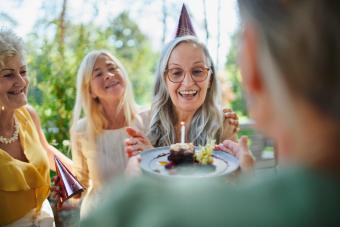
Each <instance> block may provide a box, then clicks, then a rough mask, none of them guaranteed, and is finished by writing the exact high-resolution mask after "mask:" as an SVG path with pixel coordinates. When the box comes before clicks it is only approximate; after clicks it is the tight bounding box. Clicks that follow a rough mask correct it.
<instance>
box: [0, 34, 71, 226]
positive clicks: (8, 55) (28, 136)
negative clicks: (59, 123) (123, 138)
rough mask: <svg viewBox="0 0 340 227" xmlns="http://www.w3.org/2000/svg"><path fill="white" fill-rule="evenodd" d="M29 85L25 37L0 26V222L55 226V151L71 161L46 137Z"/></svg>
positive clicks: (66, 162)
mask: <svg viewBox="0 0 340 227" xmlns="http://www.w3.org/2000/svg"><path fill="white" fill-rule="evenodd" d="M28 85H29V78H28V73H27V65H26V59H25V53H24V46H23V42H22V40H21V38H19V37H18V36H17V35H16V34H14V33H13V32H12V31H11V30H6V29H5V30H0V119H1V121H0V168H1V170H0V201H1V202H0V226H54V218H53V213H52V210H51V207H50V204H49V202H48V200H47V197H48V195H49V192H50V169H52V170H55V165H54V156H58V158H59V159H61V160H62V161H63V162H64V163H65V164H67V165H68V167H71V166H72V162H71V160H69V159H68V158H67V157H66V156H64V155H63V154H62V153H61V152H60V151H58V150H57V149H56V148H54V147H53V146H51V145H50V144H49V143H48V142H47V140H46V138H45V135H44V133H43V131H42V129H41V125H40V120H39V117H38V115H37V113H36V112H35V110H34V109H33V107H31V106H29V105H28V104H27V92H28Z"/></svg>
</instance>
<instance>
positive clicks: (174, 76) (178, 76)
mask: <svg viewBox="0 0 340 227" xmlns="http://www.w3.org/2000/svg"><path fill="white" fill-rule="evenodd" d="M209 70H210V69H209V68H205V67H194V68H192V69H190V76H191V79H192V80H193V81H195V82H202V81H204V80H206V79H207V77H208V73H209ZM165 73H166V74H167V76H168V78H169V80H170V81H171V82H173V83H181V82H182V81H183V80H184V78H185V75H186V74H187V72H186V71H184V70H183V69H181V68H173V69H167V70H166V71H165Z"/></svg>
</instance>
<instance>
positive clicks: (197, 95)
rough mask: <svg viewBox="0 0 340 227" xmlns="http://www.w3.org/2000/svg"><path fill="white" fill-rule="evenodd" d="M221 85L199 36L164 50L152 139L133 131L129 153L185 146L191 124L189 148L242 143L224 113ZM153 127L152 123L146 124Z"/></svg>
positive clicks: (178, 40)
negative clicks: (182, 141)
mask: <svg viewBox="0 0 340 227" xmlns="http://www.w3.org/2000/svg"><path fill="white" fill-rule="evenodd" d="M220 95H221V93H220V91H219V86H218V80H217V78H216V72H215V67H214V64H213V62H212V59H211V57H210V54H209V52H208V50H207V48H206V47H205V45H204V44H202V43H201V42H199V41H198V39H197V38H196V37H194V36H181V37H177V38H175V39H174V40H172V41H171V42H170V43H168V45H166V47H165V48H164V50H163V52H162V54H161V58H160V62H159V65H158V69H157V77H156V83H155V87H154V98H153V102H152V106H151V110H150V112H147V113H143V114H142V116H144V118H148V117H149V119H150V120H149V122H150V123H149V125H150V128H149V129H148V133H147V136H144V135H143V134H141V133H139V132H137V131H136V130H133V129H131V128H129V129H128V132H129V134H130V136H132V138H130V139H128V140H127V141H126V149H125V150H126V151H127V152H128V153H129V154H132V155H134V154H137V153H139V152H140V151H142V150H144V149H147V148H151V147H153V146H154V147H159V146H169V145H170V144H173V143H177V142H180V126H181V125H180V124H181V122H185V126H186V133H185V134H186V135H187V136H186V138H185V141H186V142H192V143H193V144H195V145H205V144H206V143H207V140H208V139H209V138H210V139H214V140H215V141H216V142H217V143H219V142H221V141H223V140H225V139H231V140H236V137H237V136H236V132H237V130H235V127H234V125H231V124H230V123H229V120H228V118H227V119H225V117H224V115H223V111H222V105H221V99H220ZM146 122H147V120H146Z"/></svg>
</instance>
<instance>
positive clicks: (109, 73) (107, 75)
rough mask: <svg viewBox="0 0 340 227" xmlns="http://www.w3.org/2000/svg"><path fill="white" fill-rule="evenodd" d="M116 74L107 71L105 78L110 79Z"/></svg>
mask: <svg viewBox="0 0 340 227" xmlns="http://www.w3.org/2000/svg"><path fill="white" fill-rule="evenodd" d="M115 75H116V74H114V73H112V72H106V73H105V79H106V80H107V79H109V78H110V77H114V76H115Z"/></svg>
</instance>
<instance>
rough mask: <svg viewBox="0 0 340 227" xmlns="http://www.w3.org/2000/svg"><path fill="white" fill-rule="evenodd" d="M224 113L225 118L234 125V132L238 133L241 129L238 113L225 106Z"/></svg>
mask: <svg viewBox="0 0 340 227" xmlns="http://www.w3.org/2000/svg"><path fill="white" fill-rule="evenodd" d="M223 113H224V120H228V122H229V124H230V125H232V126H234V133H237V132H238V131H239V130H240V128H239V126H240V125H239V122H238V116H237V114H236V113H235V112H234V111H232V109H230V108H224V109H223Z"/></svg>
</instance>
